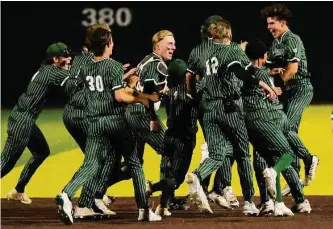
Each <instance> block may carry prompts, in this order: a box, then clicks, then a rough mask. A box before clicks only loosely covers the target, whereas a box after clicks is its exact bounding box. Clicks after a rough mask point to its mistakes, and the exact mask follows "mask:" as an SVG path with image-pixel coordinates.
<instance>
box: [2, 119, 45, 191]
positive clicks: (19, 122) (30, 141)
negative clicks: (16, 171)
mask: <svg viewBox="0 0 333 229" xmlns="http://www.w3.org/2000/svg"><path fill="white" fill-rule="evenodd" d="M7 134H8V137H7V140H6V143H5V147H4V149H3V152H2V154H1V178H2V177H4V176H6V175H7V174H8V173H9V172H10V171H11V170H12V169H13V168H14V166H15V164H16V162H17V161H18V159H19V158H20V157H21V155H22V153H23V151H24V149H25V148H26V147H28V149H29V150H30V152H31V154H32V157H31V158H30V159H29V161H28V162H27V164H26V165H25V166H24V168H23V171H22V172H21V175H20V178H19V180H18V183H17V185H16V190H17V192H19V193H23V192H24V189H25V186H26V185H27V184H28V182H29V181H30V179H31V177H32V176H33V175H34V173H35V172H36V170H37V169H38V167H39V166H40V165H41V164H42V163H43V161H44V160H45V159H46V158H47V157H48V156H49V155H50V148H49V146H48V144H47V142H46V139H45V137H44V135H43V133H42V132H41V130H40V129H39V128H38V126H37V125H36V124H35V122H34V120H32V119H30V118H24V117H23V116H17V117H15V118H14V117H12V116H10V117H9V120H8V130H7Z"/></svg>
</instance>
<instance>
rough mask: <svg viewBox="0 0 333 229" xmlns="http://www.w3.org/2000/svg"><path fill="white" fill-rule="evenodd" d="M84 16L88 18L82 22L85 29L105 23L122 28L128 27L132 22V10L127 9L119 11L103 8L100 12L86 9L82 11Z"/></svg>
mask: <svg viewBox="0 0 333 229" xmlns="http://www.w3.org/2000/svg"><path fill="white" fill-rule="evenodd" d="M82 15H84V16H85V17H86V19H85V20H82V22H81V23H82V25H83V26H85V27H88V26H90V25H93V24H96V23H101V24H103V23H105V24H108V25H110V26H112V25H114V24H116V25H118V26H120V27H126V26H128V25H129V24H131V22H132V13H131V11H130V9H128V8H126V7H123V8H119V9H117V10H113V9H111V8H102V9H100V10H96V9H94V8H85V9H83V10H82Z"/></svg>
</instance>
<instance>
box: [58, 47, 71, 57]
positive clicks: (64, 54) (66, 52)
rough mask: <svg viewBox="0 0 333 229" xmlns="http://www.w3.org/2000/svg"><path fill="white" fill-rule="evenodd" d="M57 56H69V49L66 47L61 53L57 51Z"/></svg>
mask: <svg viewBox="0 0 333 229" xmlns="http://www.w3.org/2000/svg"><path fill="white" fill-rule="evenodd" d="M58 56H60V57H64V58H68V57H70V56H71V50H70V49H69V48H66V49H64V50H63V51H62V52H61V53H58Z"/></svg>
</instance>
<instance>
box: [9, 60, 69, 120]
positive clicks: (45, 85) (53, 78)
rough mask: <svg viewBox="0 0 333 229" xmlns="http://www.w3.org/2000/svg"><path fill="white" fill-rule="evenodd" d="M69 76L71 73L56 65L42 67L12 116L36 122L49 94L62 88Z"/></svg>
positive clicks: (34, 76)
mask: <svg viewBox="0 0 333 229" xmlns="http://www.w3.org/2000/svg"><path fill="white" fill-rule="evenodd" d="M68 76H69V71H67V70H64V69H61V68H59V67H57V66H55V65H45V66H42V67H40V68H39V69H38V71H37V72H36V73H35V74H34V75H33V77H32V79H31V81H30V83H29V85H28V87H27V90H26V91H25V92H24V93H23V94H22V95H21V96H20V98H19V100H18V102H17V104H16V106H15V107H14V109H13V111H12V115H11V116H12V117H13V118H18V119H23V118H32V119H34V120H36V119H37V118H38V116H39V114H40V112H41V111H42V108H43V105H44V103H45V102H46V99H47V95H48V93H50V92H51V90H53V89H54V88H55V87H58V86H61V85H62V84H63V83H64V82H65V80H66V79H67V77H68Z"/></svg>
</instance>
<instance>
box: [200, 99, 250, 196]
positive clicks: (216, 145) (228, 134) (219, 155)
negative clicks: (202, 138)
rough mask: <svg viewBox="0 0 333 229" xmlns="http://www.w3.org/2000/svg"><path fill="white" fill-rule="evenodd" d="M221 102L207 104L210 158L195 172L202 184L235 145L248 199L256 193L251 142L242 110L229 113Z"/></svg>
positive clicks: (205, 129)
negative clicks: (251, 161) (250, 150)
mask: <svg viewBox="0 0 333 229" xmlns="http://www.w3.org/2000/svg"><path fill="white" fill-rule="evenodd" d="M223 106H224V104H223V102H222V101H221V100H215V101H206V102H204V103H203V108H204V118H203V121H204V131H205V134H206V141H207V145H208V151H209V158H207V159H206V160H205V161H203V163H202V164H201V165H200V166H199V168H198V169H196V170H195V173H196V174H197V175H198V177H199V179H200V181H202V180H203V179H205V178H206V177H207V176H209V175H210V174H212V173H213V172H214V171H215V170H216V169H218V168H219V167H220V166H221V165H222V163H223V161H224V160H225V156H226V155H230V154H232V152H229V151H230V150H231V149H232V147H230V145H232V146H233V149H234V150H238V151H239V153H238V155H239V160H238V164H239V166H238V169H239V171H238V172H239V176H240V178H241V183H242V184H243V186H242V190H243V195H244V198H245V197H249V196H250V197H252V196H253V194H254V189H253V183H252V172H251V163H250V158H249V157H250V153H249V141H248V136H247V131H246V128H245V122H244V118H243V114H242V112H241V111H234V112H226V111H225V109H224V108H223Z"/></svg>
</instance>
